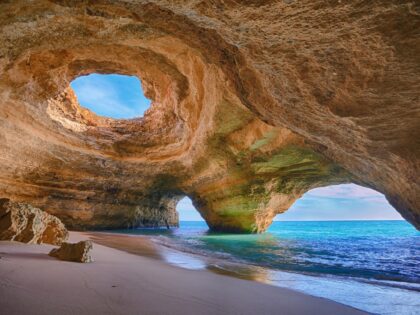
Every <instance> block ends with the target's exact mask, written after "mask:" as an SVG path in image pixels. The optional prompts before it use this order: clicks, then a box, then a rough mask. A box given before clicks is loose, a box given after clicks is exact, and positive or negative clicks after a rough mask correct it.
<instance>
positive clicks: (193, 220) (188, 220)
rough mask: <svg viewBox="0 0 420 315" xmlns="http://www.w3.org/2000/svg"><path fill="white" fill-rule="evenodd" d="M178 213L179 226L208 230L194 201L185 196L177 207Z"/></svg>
mask: <svg viewBox="0 0 420 315" xmlns="http://www.w3.org/2000/svg"><path fill="white" fill-rule="evenodd" d="M176 211H177V212H178V214H179V226H180V228H185V227H187V226H192V225H193V226H202V227H206V228H208V225H207V223H206V222H205V221H204V219H203V217H202V216H201V214H200V213H199V212H198V211H197V209H196V208H195V207H194V205H193V202H192V200H191V199H190V198H189V197H187V196H185V197H184V198H182V199H181V200H180V201H179V202H178V204H177V205H176Z"/></svg>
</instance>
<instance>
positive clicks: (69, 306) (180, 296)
mask: <svg viewBox="0 0 420 315" xmlns="http://www.w3.org/2000/svg"><path fill="white" fill-rule="evenodd" d="M86 238H89V236H88V234H83V233H76V232H72V233H71V241H72V242H75V241H79V240H82V239H86ZM108 241H110V240H109V238H108ZM119 241H121V239H118V236H116V238H115V243H114V245H115V246H114V247H117V245H118V242H119ZM52 247H53V246H49V245H27V244H21V243H16V242H5V241H3V242H0V256H1V259H0V314H7V315H15V314H16V315H25V314H43V315H45V314H78V315H79V314H124V315H130V314H171V315H176V314H194V315H196V314H209V315H210V314H211V315H215V314H223V315H226V314H258V315H260V314H261V315H262V314H333V315H345V314H366V313H365V312H362V311H358V310H356V309H353V308H351V307H347V306H344V305H342V304H339V303H336V302H333V301H330V300H326V299H322V298H317V297H312V296H309V295H306V294H303V293H299V292H296V291H293V290H288V289H283V288H277V287H274V286H269V285H265V284H261V283H257V282H253V281H247V280H241V279H235V278H232V277H227V276H221V275H217V274H214V273H211V272H208V271H202V270H200V271H195V270H187V269H182V268H179V267H175V266H172V265H168V264H166V263H164V262H162V261H159V260H157V259H154V258H153V255H154V251H153V248H150V246H149V245H147V244H146V245H144V250H145V251H146V255H147V256H149V257H142V256H138V255H133V254H130V253H127V252H125V251H120V250H117V249H114V248H110V247H106V246H102V245H99V244H94V249H93V258H94V260H95V262H93V263H91V264H80V263H72V262H63V261H58V260H56V259H54V258H52V257H49V256H48V255H47V253H48V252H49V250H50V249H51V248H52Z"/></svg>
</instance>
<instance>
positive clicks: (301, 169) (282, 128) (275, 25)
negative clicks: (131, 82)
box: [0, 0, 420, 232]
mask: <svg viewBox="0 0 420 315" xmlns="http://www.w3.org/2000/svg"><path fill="white" fill-rule="evenodd" d="M418 26H419V5H418V2H416V1H401V0H398V1H397V0H390V1H357V0H355V1H323V0H302V1H268V0H260V1H257V0H256V1H191V0H189V1H188V0H183V1H181V0H179V1H167V0H161V1H141V0H137V1H134V0H132V1H64V0H54V1H47V0H40V1H36V2H31V3H30V5H28V2H27V1H23V0H18V1H2V2H1V3H0V156H1V159H0V193H1V195H4V196H8V197H10V198H14V199H16V200H21V201H24V202H30V203H31V204H34V205H36V206H40V207H42V208H43V209H45V210H46V211H48V212H49V213H52V214H54V215H57V216H58V217H59V218H60V219H61V220H63V222H64V223H65V224H66V225H67V226H68V227H71V228H77V229H85V228H117V227H118V228H119V227H132V226H156V225H161V226H165V225H169V226H172V225H176V224H177V216H176V212H175V205H176V202H177V201H178V200H179V199H180V198H182V197H183V196H185V195H188V196H189V197H190V198H192V200H193V202H194V204H195V206H196V207H197V209H198V211H199V212H200V213H201V215H202V216H203V217H204V218H205V219H206V221H207V222H208V224H209V225H210V226H211V227H212V228H213V229H216V230H224V231H235V232H250V231H253V232H259V231H264V230H265V229H266V228H267V227H268V225H269V224H270V223H271V220H272V218H273V217H274V216H275V215H276V214H278V213H281V212H284V211H286V210H287V209H288V208H289V207H290V205H291V204H292V203H293V202H294V201H295V200H296V199H297V198H299V197H300V196H301V195H302V194H303V193H305V192H306V191H307V190H309V189H312V188H315V187H320V186H324V185H329V184H338V183H348V182H355V183H357V184H360V185H364V186H367V187H370V188H373V189H376V190H377V191H379V192H382V193H384V194H385V195H386V197H387V198H388V200H389V201H390V202H391V204H392V205H393V206H394V207H395V208H396V209H397V210H398V211H399V212H400V213H401V214H402V215H403V216H404V217H405V218H406V219H407V220H408V221H410V222H411V223H413V224H414V225H416V226H417V227H419V226H420V183H419V178H420V176H419V169H420V162H419V156H420V144H419V139H420V137H419V136H418V130H419V126H420V105H419V99H420V96H419V91H420V88H419V86H420V81H419V80H420V70H419V69H420V65H419V64H420V62H419V56H420V40H419V37H418V34H417V30H418ZM93 72H97V73H119V74H129V75H137V76H138V77H140V78H141V80H142V82H143V87H144V90H145V93H146V96H148V97H149V98H150V99H152V100H153V104H152V107H151V108H150V109H149V110H148V111H147V112H146V114H145V116H144V118H139V119H132V120H112V119H106V118H103V117H98V116H96V115H95V114H94V113H92V112H90V111H88V110H86V109H83V108H82V107H80V105H79V104H78V102H77V99H76V97H75V95H74V93H73V91H72V90H71V88H70V87H69V83H70V82H71V80H73V79H74V78H76V77H78V76H81V75H86V74H89V73H93Z"/></svg>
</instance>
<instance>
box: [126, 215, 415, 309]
mask: <svg viewBox="0 0 420 315" xmlns="http://www.w3.org/2000/svg"><path fill="white" fill-rule="evenodd" d="M118 232H120V233H121V232H122V233H126V234H141V235H149V236H150V237H151V239H152V240H153V241H154V242H155V243H156V244H159V245H162V246H163V247H164V248H166V249H167V250H165V255H164V256H165V259H166V260H167V261H168V262H169V263H172V264H176V265H178V266H181V267H185V268H192V269H194V268H195V269H202V268H206V269H209V270H212V271H215V272H218V273H224V274H229V275H236V276H239V277H242V278H246V279H252V280H256V281H261V282H265V283H270V284H274V285H277V286H281V287H288V288H293V289H296V290H299V291H302V292H306V293H309V294H312V295H316V296H321V297H325V298H329V299H332V300H335V301H338V302H341V303H344V304H348V305H351V306H354V307H357V308H360V309H363V310H366V311H369V312H373V313H379V314H420V293H419V292H420V263H419V257H420V255H419V254H420V233H419V232H418V231H416V229H415V228H413V227H412V226H411V225H410V224H408V223H407V222H405V221H323V222H274V223H273V224H272V225H271V227H270V229H269V230H268V231H267V233H264V234H259V235H246V234H243V235H232V234H221V233H211V232H209V231H208V228H207V225H206V224H205V223H204V222H181V226H180V228H178V229H171V230H165V229H137V230H120V231H118ZM191 254H192V255H191Z"/></svg>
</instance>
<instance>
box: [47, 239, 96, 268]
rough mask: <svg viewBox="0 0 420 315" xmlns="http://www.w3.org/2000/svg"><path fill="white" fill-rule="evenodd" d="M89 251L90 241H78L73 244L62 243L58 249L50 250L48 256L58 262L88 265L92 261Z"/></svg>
mask: <svg viewBox="0 0 420 315" xmlns="http://www.w3.org/2000/svg"><path fill="white" fill-rule="evenodd" d="M91 250H92V242H91V241H80V242H78V243H75V244H72V243H62V244H61V246H60V247H59V248H54V249H52V250H51V251H50V253H49V254H48V255H50V256H52V257H56V258H58V259H60V260H66V261H74V262H81V263H89V262H92V261H93V259H92V257H91V256H90V252H91Z"/></svg>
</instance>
